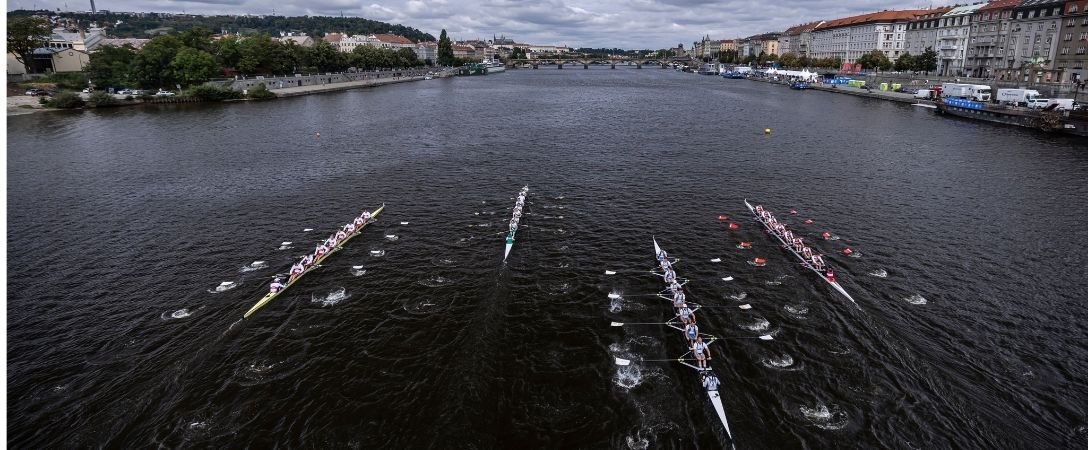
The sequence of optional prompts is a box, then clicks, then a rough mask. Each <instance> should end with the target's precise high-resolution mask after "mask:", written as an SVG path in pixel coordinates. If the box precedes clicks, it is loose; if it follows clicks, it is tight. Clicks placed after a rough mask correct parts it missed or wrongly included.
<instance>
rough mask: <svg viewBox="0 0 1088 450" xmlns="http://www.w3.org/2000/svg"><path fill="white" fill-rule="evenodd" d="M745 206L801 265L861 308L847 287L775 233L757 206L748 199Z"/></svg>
mask: <svg viewBox="0 0 1088 450" xmlns="http://www.w3.org/2000/svg"><path fill="white" fill-rule="evenodd" d="M744 206H747V207H748V210H749V211H751V212H752V215H754V216H756V220H758V221H759V223H761V224H763V227H764V228H766V229H767V231H769V232H770V234H771V236H774V238H775V239H777V240H778V242H779V243H780V244H782V248H784V249H786V251H788V252H790V253H793V256H796V257H797V258H798V259H800V260H801V265H803V266H804V267H805V268H806V269H809V270H811V271H813V272H815V273H816V275H819V276H820V278H823V280H824V281H826V282H827V284H830V285H831V287H832V288H834V289H835V290H836V291H839V293H840V294H842V295H843V296H844V297H846V299H847V300H850V303H853V304H854V306H857V307H858V309H861V306H859V305H858V302H855V301H854V298H853V297H851V296H850V294H847V293H846V289H843V288H842V286H841V285H839V283H838V282H836V281H831V280H829V279H828V278H827V275H824V273H823V272H820V271H819V270H816V268H815V267H812V264H809V262H808V261H807V260H805V257H804V256H803V255H801V254H800V253H797V251H796V250H794V249H793V247H792V246H790V245H789V243H787V242H786V241H785V240H784V239H782V237H781V236H779V235H778V233H775V232H774V230H773V229H771V226H770V225H769V224H768V223H767V222H766V221H765V220H763V218H762V217H760V216H759V214H757V213H756V209H755V207H753V206H752V204H751V203H748V199H745V200H744Z"/></svg>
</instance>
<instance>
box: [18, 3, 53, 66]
mask: <svg viewBox="0 0 1088 450" xmlns="http://www.w3.org/2000/svg"><path fill="white" fill-rule="evenodd" d="M52 32H53V30H51V29H50V28H49V19H46V18H44V17H37V16H10V15H9V16H8V51H9V52H11V53H13V54H15V60H16V61H19V63H20V64H22V65H23V67H25V68H26V71H27V72H29V73H33V72H34V66H33V65H29V66H28V65H27V62H28V61H30V58H31V56H32V55H33V54H34V50H37V49H39V48H41V47H43V46H45V43H46V42H47V41H48V39H49V35H50V34H52Z"/></svg>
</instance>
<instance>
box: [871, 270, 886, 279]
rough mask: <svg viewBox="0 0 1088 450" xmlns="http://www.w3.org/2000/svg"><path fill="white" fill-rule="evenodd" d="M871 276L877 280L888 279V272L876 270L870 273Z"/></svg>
mask: <svg viewBox="0 0 1088 450" xmlns="http://www.w3.org/2000/svg"><path fill="white" fill-rule="evenodd" d="M869 276H871V277H877V278H888V271H887V270H884V269H876V270H874V271H872V272H869Z"/></svg>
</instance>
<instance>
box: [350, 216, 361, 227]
mask: <svg viewBox="0 0 1088 450" xmlns="http://www.w3.org/2000/svg"><path fill="white" fill-rule="evenodd" d="M352 223H354V224H355V226H356V227H361V226H363V218H362V217H361V216H360V217H356V218H355V220H353V221H352Z"/></svg>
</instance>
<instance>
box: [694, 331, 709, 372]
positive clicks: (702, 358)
mask: <svg viewBox="0 0 1088 450" xmlns="http://www.w3.org/2000/svg"><path fill="white" fill-rule="evenodd" d="M691 354H692V355H694V356H695V361H696V362H697V363H698V364H699V368H700V369H703V370H706V362H707V361H708V360H710V347H709V346H708V345H707V343H706V342H703V338H702V336H697V337H696V338H695V344H693V345H692V346H691Z"/></svg>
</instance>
